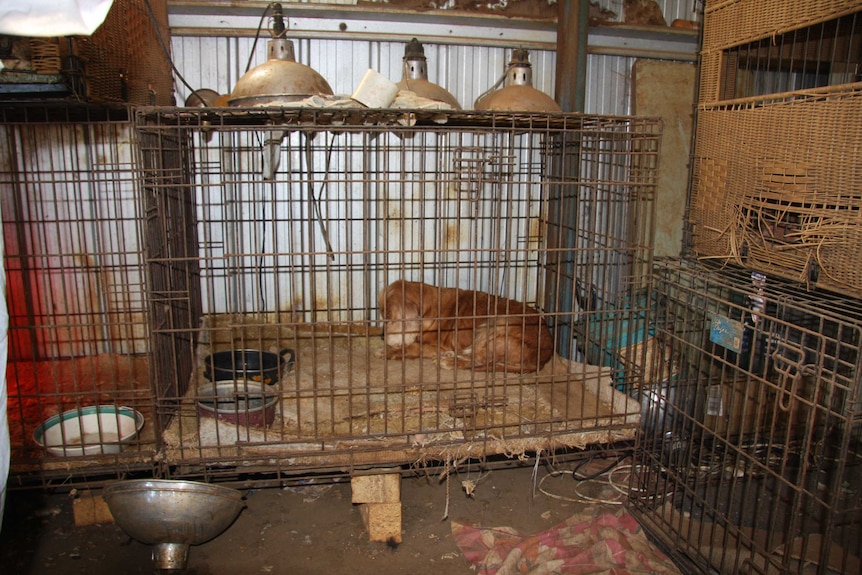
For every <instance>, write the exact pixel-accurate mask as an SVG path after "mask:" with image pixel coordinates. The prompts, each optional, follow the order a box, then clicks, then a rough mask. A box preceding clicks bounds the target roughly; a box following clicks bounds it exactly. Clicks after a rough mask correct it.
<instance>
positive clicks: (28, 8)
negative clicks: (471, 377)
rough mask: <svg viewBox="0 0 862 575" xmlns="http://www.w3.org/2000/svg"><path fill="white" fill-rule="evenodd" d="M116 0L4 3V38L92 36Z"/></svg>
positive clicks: (0, 30)
mask: <svg viewBox="0 0 862 575" xmlns="http://www.w3.org/2000/svg"><path fill="white" fill-rule="evenodd" d="M113 3H114V0H3V2H2V3H0V34H11V35H13V36H38V37H49V38H51V37H54V36H70V35H73V34H84V35H89V34H92V33H93V32H95V30H96V28H98V27H99V26H101V25H102V22H104V21H105V17H106V16H107V15H108V11H109V10H110V9H111V5H112V4H113Z"/></svg>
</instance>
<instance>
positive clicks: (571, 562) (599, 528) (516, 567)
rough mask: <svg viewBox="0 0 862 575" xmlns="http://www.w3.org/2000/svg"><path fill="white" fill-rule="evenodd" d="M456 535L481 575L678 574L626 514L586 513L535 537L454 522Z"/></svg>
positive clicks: (593, 511) (465, 554)
mask: <svg viewBox="0 0 862 575" xmlns="http://www.w3.org/2000/svg"><path fill="white" fill-rule="evenodd" d="M452 535H453V536H454V537H455V541H456V542H457V543H458V547H460V548H461V551H462V552H463V553H464V556H465V557H466V558H467V560H468V561H469V562H470V563H471V564H473V565H475V566H476V568H477V572H478V573H480V574H482V575H515V574H517V575H525V574H530V575H551V574H554V573H560V574H562V573H567V574H577V575H586V574H599V573H613V574H614V575H627V574H636V573H640V574H646V573H667V574H673V575H679V574H680V571H679V570H678V569H677V568H676V566H675V565H674V564H673V562H672V561H671V560H670V559H669V558H668V557H667V556H666V555H665V554H664V553H662V552H661V551H660V550H658V549H657V548H655V547H654V546H653V545H652V544H651V543H650V542H649V541H648V540H647V538H646V535H645V534H644V532H643V530H642V529H641V526H640V525H639V524H638V522H637V521H636V520H635V519H634V517H632V516H631V515H630V514H629V513H627V512H626V511H625V510H623V509H619V510H617V511H613V512H612V511H606V510H604V509H592V510H587V511H584V512H582V513H578V514H576V515H573V516H572V517H570V518H569V519H567V520H566V521H565V522H563V523H561V524H559V525H557V526H556V527H552V528H551V529H548V530H547V531H543V532H541V533H537V534H535V535H523V534H521V533H518V532H517V531H515V530H514V529H512V528H510V527H497V528H481V527H477V526H474V525H470V524H467V523H459V522H456V521H453V522H452Z"/></svg>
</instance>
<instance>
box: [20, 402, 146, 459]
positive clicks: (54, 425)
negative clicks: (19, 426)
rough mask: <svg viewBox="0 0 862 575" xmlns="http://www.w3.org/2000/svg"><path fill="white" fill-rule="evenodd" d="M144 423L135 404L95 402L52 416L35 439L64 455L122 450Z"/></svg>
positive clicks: (35, 435)
mask: <svg viewBox="0 0 862 575" xmlns="http://www.w3.org/2000/svg"><path fill="white" fill-rule="evenodd" d="M143 426H144V416H143V415H141V413H140V412H138V411H135V410H134V409H132V408H131V407H123V406H116V405H91V406H88V407H81V408H78V409H70V410H69V411H64V412H63V413H60V414H58V415H54V416H53V417H49V418H48V419H46V420H45V421H44V422H43V423H42V424H41V425H40V426H39V427H37V428H36V429H35V430H34V431H33V440H34V441H35V442H36V444H37V445H39V446H40V447H44V448H45V449H46V450H47V451H48V453H50V454H51V455H57V456H60V457H63V456H66V457H68V456H84V455H101V454H108V453H119V452H120V451H122V449H123V446H124V445H125V444H126V443H129V442H130V441H132V440H133V439H134V438H135V437H136V436H137V435H138V432H140V431H141V428H142V427H143Z"/></svg>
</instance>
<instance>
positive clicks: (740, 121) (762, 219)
mask: <svg viewBox="0 0 862 575" xmlns="http://www.w3.org/2000/svg"><path fill="white" fill-rule="evenodd" d="M859 142H862V84H853V85H845V86H841V87H837V88H831V89H829V88H824V89H820V90H811V91H805V92H794V93H791V94H784V95H780V96H770V97H769V98H762V97H761V98H752V99H747V100H738V101H734V102H731V103H725V104H716V105H701V106H700V112H699V123H698V128H697V140H696V146H695V161H694V164H693V166H694V174H693V181H692V203H691V211H690V214H691V223H692V241H693V246H694V249H695V252H696V254H697V255H698V256H699V257H706V258H714V259H722V260H726V261H729V262H734V263H737V264H741V265H745V266H747V267H751V268H753V269H759V270H761V271H765V272H767V273H773V274H775V275H778V276H780V277H785V278H788V279H793V280H798V281H803V282H805V283H806V284H808V285H811V286H816V287H823V288H826V289H831V290H836V291H842V292H844V293H853V294H854V295H856V296H859V297H862V273H860V271H859V270H860V266H859V262H858V260H857V258H858V255H857V254H858V250H859V246H860V245H862V244H860V240H862V171H860V170H859Z"/></svg>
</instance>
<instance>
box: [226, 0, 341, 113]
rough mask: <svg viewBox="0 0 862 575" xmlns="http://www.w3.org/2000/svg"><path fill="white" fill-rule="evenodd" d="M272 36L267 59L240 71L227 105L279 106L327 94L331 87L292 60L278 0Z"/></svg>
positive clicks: (275, 7)
mask: <svg viewBox="0 0 862 575" xmlns="http://www.w3.org/2000/svg"><path fill="white" fill-rule="evenodd" d="M272 19H273V28H272V30H271V34H272V40H269V42H268V43H267V61H266V62H264V63H263V64H261V65H260V66H256V67H254V68H252V69H251V70H249V71H248V72H246V73H245V74H243V76H242V78H240V79H239V80H238V81H237V83H236V86H234V88H233V92H232V93H231V95H230V97H229V98H228V105H229V106H246V107H250V106H279V105H284V104H290V103H291V102H298V101H300V100H305V99H306V98H308V97H310V96H331V95H332V88H330V87H329V84H328V83H327V81H326V80H325V79H324V78H323V76H321V75H320V74H318V73H317V72H315V71H314V70H313V69H312V68H310V67H308V66H306V65H305V64H300V63H299V62H297V61H296V56H295V55H294V51H293V42H291V41H290V40H288V39H287V38H286V37H285V35H286V34H287V28H286V27H285V25H284V13H283V12H282V8H281V4H273V5H272Z"/></svg>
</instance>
